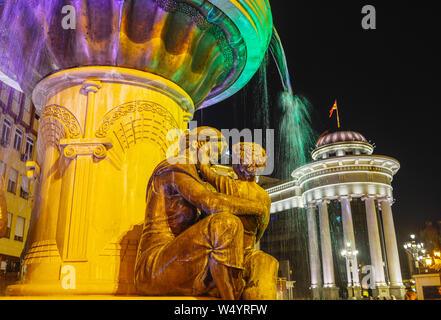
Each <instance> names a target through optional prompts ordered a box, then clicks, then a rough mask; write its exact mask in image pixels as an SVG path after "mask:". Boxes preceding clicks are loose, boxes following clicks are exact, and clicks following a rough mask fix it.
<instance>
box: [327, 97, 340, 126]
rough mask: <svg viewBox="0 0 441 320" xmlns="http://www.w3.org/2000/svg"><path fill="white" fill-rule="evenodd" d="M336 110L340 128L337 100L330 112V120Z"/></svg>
mask: <svg viewBox="0 0 441 320" xmlns="http://www.w3.org/2000/svg"><path fill="white" fill-rule="evenodd" d="M334 110H335V111H336V112H337V125H338V127H339V128H340V117H339V116H338V107H337V100H335V102H334V105H333V106H332V108H331V110H330V111H329V118H331V117H332V114H333V113H334Z"/></svg>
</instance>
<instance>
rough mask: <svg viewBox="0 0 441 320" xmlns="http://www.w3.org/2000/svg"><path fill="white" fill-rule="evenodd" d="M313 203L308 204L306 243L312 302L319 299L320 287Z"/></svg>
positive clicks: (320, 276) (314, 205)
mask: <svg viewBox="0 0 441 320" xmlns="http://www.w3.org/2000/svg"><path fill="white" fill-rule="evenodd" d="M316 207H317V205H316V204H315V203H308V207H307V214H308V216H307V217H308V243H309V264H310V268H311V291H312V298H313V299H314V300H319V299H320V290H321V286H322V275H321V265H320V252H319V242H318V229H317V221H316V220H317V219H316Z"/></svg>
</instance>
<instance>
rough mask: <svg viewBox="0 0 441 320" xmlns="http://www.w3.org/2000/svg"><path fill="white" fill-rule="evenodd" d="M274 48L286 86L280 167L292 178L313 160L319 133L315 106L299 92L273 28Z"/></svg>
mask: <svg viewBox="0 0 441 320" xmlns="http://www.w3.org/2000/svg"><path fill="white" fill-rule="evenodd" d="M270 51H271V54H272V56H273V58H274V61H275V62H276V65H277V69H278V71H279V74H280V78H281V81H282V85H283V92H282V93H281V94H280V97H279V101H278V107H279V112H280V113H281V118H280V119H281V121H279V128H278V129H279V141H278V142H279V146H280V152H279V159H278V166H280V167H281V168H282V170H280V171H279V176H280V178H281V179H283V180H285V179H289V178H290V177H291V173H292V172H293V171H294V169H296V168H298V167H300V166H302V165H304V164H306V163H307V162H309V160H310V152H311V150H312V148H313V147H314V142H315V140H316V136H317V134H316V133H315V132H314V130H313V129H312V126H311V112H312V105H311V103H310V102H309V101H308V99H307V98H306V97H304V96H302V95H299V94H296V93H295V91H294V88H293V86H292V84H291V77H290V73H289V70H288V63H287V60H286V55H285V51H284V49H283V46H282V42H281V40H280V37H279V34H278V33H277V31H276V29H275V28H274V30H273V36H272V38H271V42H270Z"/></svg>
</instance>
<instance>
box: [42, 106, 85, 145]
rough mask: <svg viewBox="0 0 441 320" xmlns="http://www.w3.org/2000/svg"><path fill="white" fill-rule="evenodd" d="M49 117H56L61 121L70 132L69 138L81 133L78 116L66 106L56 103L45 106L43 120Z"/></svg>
mask: <svg viewBox="0 0 441 320" xmlns="http://www.w3.org/2000/svg"><path fill="white" fill-rule="evenodd" d="M47 118H55V119H57V120H58V121H60V122H61V123H62V124H63V126H64V127H65V128H66V131H67V132H68V137H69V138H77V137H79V136H80V135H81V128H80V124H79V122H78V120H77V118H76V117H75V116H74V115H73V114H72V113H71V112H70V111H69V110H67V109H66V108H65V107H63V106H59V105H56V104H52V105H48V106H46V107H45V108H44V110H43V114H42V116H41V122H44V121H45V119H47Z"/></svg>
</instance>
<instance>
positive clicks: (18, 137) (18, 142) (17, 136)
mask: <svg viewBox="0 0 441 320" xmlns="http://www.w3.org/2000/svg"><path fill="white" fill-rule="evenodd" d="M22 141H23V132H22V131H21V130H20V129H18V128H17V129H15V137H14V149H15V150H17V151H18V152H20V150H21V143H22Z"/></svg>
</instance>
